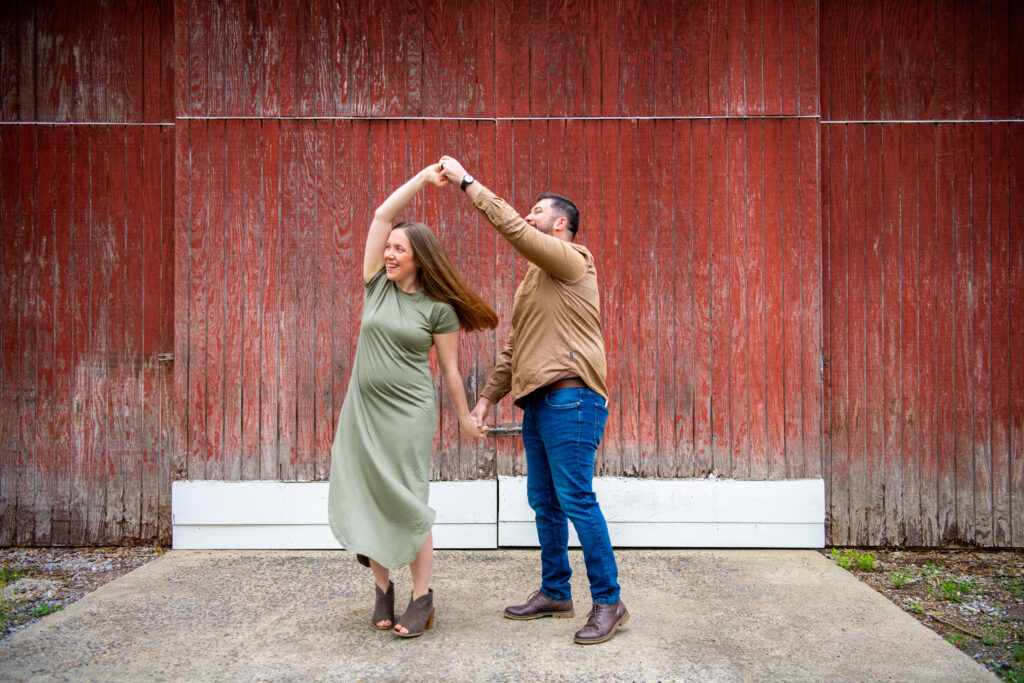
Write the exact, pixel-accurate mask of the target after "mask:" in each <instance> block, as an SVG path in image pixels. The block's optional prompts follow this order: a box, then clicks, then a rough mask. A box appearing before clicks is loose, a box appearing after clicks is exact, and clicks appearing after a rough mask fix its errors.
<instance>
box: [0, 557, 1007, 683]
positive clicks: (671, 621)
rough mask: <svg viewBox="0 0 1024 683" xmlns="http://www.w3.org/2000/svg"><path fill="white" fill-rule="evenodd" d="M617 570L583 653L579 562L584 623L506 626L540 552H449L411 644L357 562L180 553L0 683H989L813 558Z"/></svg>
mask: <svg viewBox="0 0 1024 683" xmlns="http://www.w3.org/2000/svg"><path fill="white" fill-rule="evenodd" d="M617 556H618V559H619V567H620V569H619V571H620V582H621V584H622V586H623V599H624V600H625V601H626V604H627V606H628V607H629V609H630V612H631V614H632V619H631V621H630V622H629V624H628V626H626V627H625V628H624V629H622V631H621V632H620V633H619V634H618V635H617V636H616V637H615V638H613V639H612V640H611V641H609V642H607V643H604V644H601V645H594V646H580V645H575V644H573V642H572V635H573V633H574V632H575V630H576V629H578V628H579V627H580V626H582V624H583V623H584V622H585V619H586V612H587V610H588V609H589V608H590V599H589V594H588V591H587V582H586V574H585V571H584V568H583V562H582V556H581V555H580V553H579V552H578V551H574V552H573V553H572V563H573V569H574V578H573V589H574V594H575V596H576V607H577V617H576V618H575V619H559V620H554V619H540V620H536V621H528V622H521V621H511V620H508V619H504V618H503V617H502V616H501V610H502V609H503V607H504V606H505V605H506V604H508V603H510V602H518V601H521V600H522V599H525V597H526V596H527V595H528V594H529V593H530V591H532V590H533V589H534V588H535V587H536V586H537V584H538V582H539V565H540V558H539V553H538V551H536V550H502V551H438V552H437V553H436V556H435V563H434V582H433V587H434V591H435V596H436V597H435V604H436V607H437V617H436V620H435V627H434V629H433V630H432V631H429V632H427V634H426V635H424V636H423V637H421V638H417V639H412V640H402V639H399V638H396V637H395V636H393V635H392V634H391V633H389V632H384V633H381V632H377V631H374V630H372V629H371V628H370V626H369V618H370V611H371V607H372V603H371V600H372V597H371V594H372V578H371V577H370V573H369V571H368V570H366V569H363V568H362V567H360V566H359V565H358V564H356V562H355V559H354V557H353V556H352V555H351V554H349V553H345V552H341V551H318V552H313V551H248V552H246V551H172V552H169V553H167V554H166V555H165V556H163V557H161V558H160V559H158V560H155V561H153V562H151V563H149V564H147V565H145V566H143V567H141V568H139V569H137V570H135V571H133V572H131V573H130V574H128V575H126V576H124V577H122V578H120V579H118V580H116V581H114V582H112V583H109V584H107V585H106V586H104V587H103V588H101V589H99V590H97V591H96V592H94V593H92V594H90V595H88V596H86V597H85V598H83V599H82V600H81V601H79V602H77V603H75V604H73V605H71V606H69V607H68V608H67V609H66V610H64V611H63V612H58V613H55V614H53V615H50V616H48V617H46V618H44V619H43V620H41V621H40V622H39V623H38V624H35V625H34V626H32V627H30V628H28V629H26V630H25V631H22V632H20V633H18V634H16V635H15V636H13V637H11V638H10V639H8V640H7V641H5V642H3V643H2V644H0V679H3V680H76V681H82V680H90V681H91V680H95V681H108V680H272V681H291V680H295V681H306V680H368V679H377V680H381V679H383V680H453V681H491V680H555V681H572V680H594V679H607V680H644V681H647V680H650V681H655V680H661V681H668V680H679V681H744V680H815V681H817V680H830V681H839V680H849V681H863V680H869V679H871V680H900V681H910V680H919V681H951V680H956V681H994V680H996V679H995V677H994V676H992V675H991V674H990V673H989V672H988V671H986V670H985V669H984V668H983V667H982V666H980V665H979V664H977V663H975V662H974V661H972V660H971V659H970V658H968V657H967V656H966V655H964V654H963V653H961V652H960V651H959V650H957V649H956V648H954V647H953V646H952V645H950V644H949V643H947V642H945V641H944V640H942V639H941V638H940V637H938V636H937V635H935V634H934V633H933V632H931V631H930V630H928V629H926V628H925V627H923V626H921V625H920V624H918V623H917V621H915V620H914V619H913V618H912V617H910V616H909V615H907V614H904V613H903V612H902V611H901V610H900V609H898V608H897V607H895V606H894V605H892V604H891V603H890V602H889V601H888V600H886V599H885V598H884V597H883V596H881V595H879V594H878V593H876V592H875V591H873V590H872V589H871V588H870V587H868V586H866V585H864V584H862V583H860V582H859V581H858V580H857V579H856V578H854V577H853V576H851V575H850V574H849V573H847V572H846V571H844V570H842V569H840V568H839V567H837V566H835V565H834V564H833V563H832V562H829V561H828V560H827V559H825V558H824V557H822V556H821V555H820V554H818V553H817V552H814V551H792V550H776V551H758V550H732V551H730V550H682V551H680V550H659V551H640V550H622V551H618V553H617ZM395 578H396V580H395V586H396V590H397V594H398V595H399V596H403V597H402V599H400V603H401V605H400V609H399V611H401V609H404V603H405V600H406V599H407V597H405V596H408V594H409V591H410V590H411V582H410V579H409V575H408V572H407V571H402V572H399V573H397V575H396V577H395Z"/></svg>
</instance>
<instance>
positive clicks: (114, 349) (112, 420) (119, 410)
mask: <svg viewBox="0 0 1024 683" xmlns="http://www.w3.org/2000/svg"><path fill="white" fill-rule="evenodd" d="M107 140H108V146H109V147H108V149H109V152H108V154H109V160H108V162H107V163H108V173H107V178H108V185H107V215H106V217H105V218H106V220H105V223H106V226H105V227H106V237H105V241H106V245H105V246H106V249H107V253H108V254H109V256H110V263H109V265H108V266H107V273H106V297H107V299H108V301H109V313H108V316H109V317H108V323H107V327H106V329H105V330H104V331H103V333H105V334H106V337H107V340H106V347H107V354H106V358H107V364H108V365H107V377H106V381H107V405H106V411H107V415H106V428H107V442H106V444H105V445H104V447H103V448H104V450H105V452H106V461H107V462H106V467H105V471H104V472H103V478H104V479H105V482H104V483H105V485H106V490H107V492H106V510H105V513H104V531H103V535H104V538H105V539H107V542H116V541H117V540H119V539H120V538H121V537H122V535H123V533H124V529H123V520H124V474H125V472H124V469H125V466H126V464H127V460H128V458H129V457H131V456H130V455H129V453H128V447H127V446H128V444H127V438H126V437H127V433H128V431H129V430H134V428H135V425H132V424H129V423H128V422H127V421H126V420H125V418H126V417H127V415H126V412H127V411H126V408H127V405H126V396H125V390H126V388H127V386H128V383H129V382H130V381H131V374H132V373H131V372H130V369H129V367H128V363H127V357H126V354H125V334H126V320H125V313H126V311H125V302H126V300H127V293H126V289H127V284H128V282H127V281H128V277H129V272H128V270H127V268H126V265H127V257H128V254H127V248H128V245H127V244H126V242H125V231H126V227H127V226H126V225H125V213H126V207H125V199H126V196H125V195H126V192H125V190H126V182H127V178H126V173H127V168H126V158H125V128H124V127H122V126H116V127H111V128H110V129H109V131H108V136H107ZM133 275H134V274H133ZM132 290H133V292H135V291H138V288H137V286H135V287H133V288H132Z"/></svg>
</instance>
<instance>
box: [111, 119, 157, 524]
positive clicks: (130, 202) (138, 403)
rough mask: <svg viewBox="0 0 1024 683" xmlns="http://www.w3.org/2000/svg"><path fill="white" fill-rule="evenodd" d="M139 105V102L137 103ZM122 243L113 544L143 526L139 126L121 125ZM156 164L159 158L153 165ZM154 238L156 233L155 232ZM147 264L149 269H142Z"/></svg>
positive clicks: (144, 275)
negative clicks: (117, 516)
mask: <svg viewBox="0 0 1024 683" xmlns="http://www.w3.org/2000/svg"><path fill="white" fill-rule="evenodd" d="M140 104H141V103H140ZM124 135H125V177H126V178H127V179H128V180H129V182H128V185H127V187H126V188H125V193H124V199H125V223H124V230H125V239H124V251H125V254H124V258H125V261H126V268H125V274H126V276H127V277H126V279H125V280H124V281H123V282H121V283H120V285H119V288H120V289H121V294H122V295H123V296H124V307H125V311H124V321H125V335H124V367H125V386H124V391H125V396H124V407H123V410H124V412H125V415H126V416H127V419H126V421H125V422H126V425H125V427H126V428H125V461H124V476H123V479H122V482H121V486H122V488H123V491H122V496H123V500H122V514H123V517H122V524H123V527H122V531H121V537H120V538H119V539H117V540H118V541H120V540H121V539H138V538H139V537H140V529H141V525H142V476H143V466H144V463H145V456H146V444H145V442H144V439H145V438H146V436H147V435H148V434H149V427H150V422H149V416H147V415H146V412H145V409H146V405H147V387H146V382H145V379H146V375H147V374H148V367H147V366H148V363H147V362H146V356H147V353H146V346H145V344H146V334H145V325H146V309H145V306H146V303H147V299H148V300H149V302H150V303H151V304H158V302H159V299H158V298H157V296H154V295H153V293H150V292H149V291H148V289H149V284H150V282H151V281H152V280H151V277H150V276H149V271H150V270H152V269H153V267H159V260H157V259H152V260H153V263H152V264H147V258H146V257H147V253H146V232H145V231H146V228H147V227H149V228H151V227H152V226H151V225H148V224H147V223H146V222H145V193H144V192H145V191H144V188H145V177H146V176H145V173H144V171H143V168H144V165H145V158H144V150H145V135H146V127H144V126H125V132H124ZM153 161H154V162H155V163H159V156H158V157H156V158H155V159H154V160H153ZM154 232H155V233H156V235H155V236H156V237H159V234H160V233H159V230H156V231H154ZM147 265H149V266H150V267H149V268H147Z"/></svg>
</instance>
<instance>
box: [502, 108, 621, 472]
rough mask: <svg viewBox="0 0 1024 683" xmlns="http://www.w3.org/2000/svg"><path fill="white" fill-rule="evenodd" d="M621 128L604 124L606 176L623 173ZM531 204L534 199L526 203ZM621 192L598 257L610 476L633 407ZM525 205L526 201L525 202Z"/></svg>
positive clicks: (604, 210)
mask: <svg viewBox="0 0 1024 683" xmlns="http://www.w3.org/2000/svg"><path fill="white" fill-rule="evenodd" d="M621 126H622V124H621V123H620V122H619V121H603V122H602V123H601V160H600V168H602V169H603V170H604V172H605V173H611V174H613V175H614V176H619V175H621V174H622V172H623V171H622V167H621V159H620V153H619V140H620V138H621ZM526 201H531V200H526ZM619 201H620V199H619V196H618V193H613V192H605V193H604V194H603V195H602V199H601V228H602V240H601V250H600V253H597V254H595V255H594V260H595V262H596V265H597V277H598V287H599V289H600V292H601V324H602V326H603V328H604V340H605V353H606V354H607V361H608V378H609V380H610V381H609V383H608V385H609V386H608V392H609V394H610V398H609V401H608V410H609V415H608V423H607V425H606V426H605V431H604V437H603V438H602V439H601V447H602V451H601V452H600V453H599V454H598V465H597V468H596V473H597V474H610V473H611V472H620V471H622V469H621V467H620V462H621V453H622V442H623V438H622V422H623V418H622V412H623V411H624V410H626V411H628V410H629V409H630V407H631V406H629V405H628V402H629V401H630V400H631V399H630V397H629V394H628V393H627V392H628V388H627V387H626V386H624V383H623V373H622V370H621V369H620V368H621V366H622V360H621V357H620V353H621V352H620V349H621V344H622V342H621V339H622V321H621V319H620V315H621V311H622V293H621V289H620V288H621V279H620V278H621V273H620V268H619V267H618V264H619V262H620V258H621V257H620V255H619V252H620V245H621V240H622V235H621V232H620V211H619ZM524 205H525V202H524ZM521 280H522V278H521V276H519V274H518V273H517V278H516V281H517V282H520V281H521Z"/></svg>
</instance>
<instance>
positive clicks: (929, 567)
mask: <svg viewBox="0 0 1024 683" xmlns="http://www.w3.org/2000/svg"><path fill="white" fill-rule="evenodd" d="M945 570H946V568H945V567H943V566H942V565H941V564H935V563H934V562H931V561H928V562H925V563H924V569H922V570H921V576H923V577H924V578H926V579H931V578H933V577H936V576H938V575H939V574H940V573H941V572H943V571H945Z"/></svg>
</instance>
